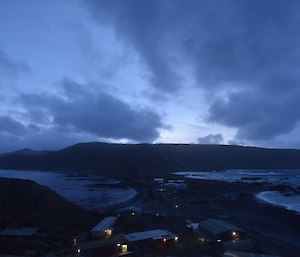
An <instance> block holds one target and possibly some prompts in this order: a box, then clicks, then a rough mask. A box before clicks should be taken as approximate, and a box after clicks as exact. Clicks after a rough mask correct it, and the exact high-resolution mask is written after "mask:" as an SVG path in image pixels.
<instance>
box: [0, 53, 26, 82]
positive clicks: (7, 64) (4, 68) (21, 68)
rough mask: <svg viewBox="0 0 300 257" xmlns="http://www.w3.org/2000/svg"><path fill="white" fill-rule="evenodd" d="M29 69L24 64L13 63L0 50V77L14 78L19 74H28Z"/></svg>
mask: <svg viewBox="0 0 300 257" xmlns="http://www.w3.org/2000/svg"><path fill="white" fill-rule="evenodd" d="M29 71H30V68H29V66H28V64H27V63H25V62H16V61H13V60H12V59H11V58H9V56H8V55H7V54H6V53H4V52H3V51H2V50H1V49H0V76H5V77H15V76H17V75H18V73H19V72H29Z"/></svg>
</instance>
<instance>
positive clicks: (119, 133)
mask: <svg viewBox="0 0 300 257" xmlns="http://www.w3.org/2000/svg"><path fill="white" fill-rule="evenodd" d="M61 86H62V87H61V90H62V95H61V96H56V95H45V94H22V95H21V96H20V99H21V102H22V104H23V105H24V107H25V108H26V109H27V110H28V111H27V114H28V117H29V119H30V122H31V123H33V124H34V123H36V124H41V122H42V123H44V124H42V125H47V126H52V127H55V129H56V130H58V131H61V132H63V133H90V134H93V135H95V136H97V137H101V138H112V139H114V140H119V139H128V140H134V141H137V142H153V141H154V140H155V139H157V138H158V137H159V131H158V129H161V128H165V129H169V127H168V126H166V125H165V124H163V123H162V121H161V117H160V116H159V115H158V114H157V113H156V112H154V111H153V110H150V109H146V108H137V109H134V108H132V107H131V106H130V105H128V104H127V103H125V102H123V101H121V100H119V99H117V98H115V97H113V96H112V95H109V94H107V93H104V92H100V91H98V90H96V89H94V88H90V87H88V86H85V87H84V86H81V85H79V84H77V83H75V82H74V81H72V80H67V79H66V80H64V81H63V82H62V84H61ZM45 117H48V118H47V119H45Z"/></svg>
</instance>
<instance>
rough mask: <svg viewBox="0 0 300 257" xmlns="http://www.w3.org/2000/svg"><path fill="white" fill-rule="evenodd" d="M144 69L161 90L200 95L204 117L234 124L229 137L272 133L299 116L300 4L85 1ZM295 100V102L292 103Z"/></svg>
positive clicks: (249, 137)
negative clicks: (190, 87)
mask: <svg viewBox="0 0 300 257" xmlns="http://www.w3.org/2000/svg"><path fill="white" fill-rule="evenodd" d="M85 3H86V4H87V6H88V7H89V8H90V9H89V10H90V12H91V14H92V15H93V17H94V18H95V20H96V21H97V22H99V23H101V22H102V23H103V22H104V23H106V24H109V25H110V26H112V27H113V28H114V30H115V32H116V34H117V36H118V37H119V38H120V40H122V41H124V42H125V43H126V44H128V45H129V46H131V47H132V48H133V49H134V50H135V51H136V52H137V53H138V54H139V56H140V58H141V60H142V61H143V62H144V64H145V65H146V67H147V68H148V69H149V71H150V76H149V77H148V78H149V80H148V82H149V83H150V84H151V85H152V86H153V87H154V88H156V89H158V90H161V92H168V93H174V92H176V91H178V90H179V89H181V90H186V89H187V88H186V87H185V84H184V83H183V82H184V81H185V79H186V77H183V74H182V72H181V71H182V70H187V71H189V73H185V74H184V76H189V79H190V78H192V79H193V80H194V81H195V83H194V86H195V87H197V88H199V89H200V90H203V91H204V92H205V93H206V94H207V103H208V104H210V107H209V113H208V115H207V118H206V119H205V121H206V122H213V123H216V124H220V125H225V126H228V127H233V128H236V129H237V130H238V133H237V135H236V139H240V140H252V142H255V141H256V142H258V141H261V140H269V139H272V138H273V139H274V138H275V137H277V136H280V135H283V134H285V133H287V132H291V131H292V130H293V129H294V128H295V126H296V124H297V122H298V121H299V118H300V117H299V115H298V114H297V113H299V112H298V108H297V107H296V106H297V104H296V102H297V99H299V97H300V92H299V86H300V85H299V83H300V77H299V76H300V73H299V72H298V68H297V67H299V64H300V55H299V53H300V34H299V33H298V31H299V24H300V17H299V15H298V11H299V9H300V4H299V2H297V1H289V2H288V3H286V2H282V1H279V0H275V1H271V2H270V1H258V0H254V1H236V0H232V1H199V0H197V1H188V2H184V3H183V2H182V1H180V0H177V1H176V0H174V1H157V0H154V1H126V0H125V1H111V2H107V1H98V0H97V1H96V0H86V1H85ZM294 107H296V108H294Z"/></svg>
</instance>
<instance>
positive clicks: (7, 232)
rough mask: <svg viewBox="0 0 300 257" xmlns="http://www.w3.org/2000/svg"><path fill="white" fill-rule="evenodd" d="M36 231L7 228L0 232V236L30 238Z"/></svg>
mask: <svg viewBox="0 0 300 257" xmlns="http://www.w3.org/2000/svg"><path fill="white" fill-rule="evenodd" d="M38 230H39V228H35V227H23V228H7V229H5V230H3V231H1V232H0V236H32V235H33V234H35V233H36V232H37V231H38Z"/></svg>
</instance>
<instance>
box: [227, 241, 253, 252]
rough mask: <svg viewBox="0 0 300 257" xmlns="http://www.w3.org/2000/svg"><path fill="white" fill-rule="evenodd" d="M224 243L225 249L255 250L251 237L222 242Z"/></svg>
mask: <svg viewBox="0 0 300 257" xmlns="http://www.w3.org/2000/svg"><path fill="white" fill-rule="evenodd" d="M222 245H223V246H224V248H225V250H231V251H242V252H251V251H253V244H252V243H251V241H250V240H249V239H245V240H238V241H228V242H222Z"/></svg>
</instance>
